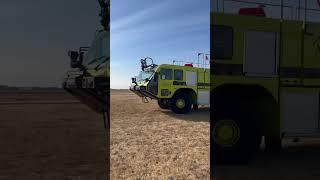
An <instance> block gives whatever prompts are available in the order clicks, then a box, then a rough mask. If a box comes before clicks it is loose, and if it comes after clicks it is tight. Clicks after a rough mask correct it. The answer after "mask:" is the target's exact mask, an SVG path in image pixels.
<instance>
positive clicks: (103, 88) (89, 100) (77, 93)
mask: <svg viewBox="0 0 320 180" xmlns="http://www.w3.org/2000/svg"><path fill="white" fill-rule="evenodd" d="M89 79H90V78H89ZM91 80H92V82H88V81H87V78H84V77H83V76H82V75H80V76H73V77H71V76H69V77H67V78H66V79H65V81H64V82H63V89H64V90H66V91H67V92H68V93H70V94H71V95H73V96H74V97H76V98H77V99H78V100H80V101H81V102H82V103H84V104H86V105H87V106H88V107H90V108H91V109H92V110H94V111H96V112H98V113H101V112H109V104H110V102H109V92H110V91H109V89H110V88H109V87H108V86H109V81H108V79H107V78H91ZM84 83H85V84H84Z"/></svg>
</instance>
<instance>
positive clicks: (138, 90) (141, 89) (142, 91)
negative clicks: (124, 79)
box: [129, 85, 158, 99]
mask: <svg viewBox="0 0 320 180" xmlns="http://www.w3.org/2000/svg"><path fill="white" fill-rule="evenodd" d="M129 90H130V91H132V92H133V93H135V94H136V95H138V96H140V97H149V98H151V99H158V97H157V96H155V95H154V94H152V93H150V92H148V91H147V90H146V87H145V86H138V85H131V86H130V88H129Z"/></svg>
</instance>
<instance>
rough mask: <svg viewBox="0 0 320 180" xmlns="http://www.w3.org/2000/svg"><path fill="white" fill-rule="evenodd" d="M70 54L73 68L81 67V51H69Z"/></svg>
mask: <svg viewBox="0 0 320 180" xmlns="http://www.w3.org/2000/svg"><path fill="white" fill-rule="evenodd" d="M68 56H69V57H70V61H71V64H70V66H71V68H78V67H80V63H79V61H78V57H79V53H78V52H77V51H69V52H68Z"/></svg>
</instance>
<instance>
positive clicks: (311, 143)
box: [213, 138, 320, 180]
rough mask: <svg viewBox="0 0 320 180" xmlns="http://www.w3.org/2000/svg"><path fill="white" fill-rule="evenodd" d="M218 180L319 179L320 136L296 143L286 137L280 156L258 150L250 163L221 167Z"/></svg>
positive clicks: (216, 168)
mask: <svg viewBox="0 0 320 180" xmlns="http://www.w3.org/2000/svg"><path fill="white" fill-rule="evenodd" d="M213 172H214V173H215V176H214V177H215V178H214V179H215V180H234V179H237V180H242V179H244V180H270V179H272V180H302V179H303V180H319V179H320V139H319V138H306V139H301V141H300V142H297V143H294V142H292V139H285V140H284V142H283V151H282V152H281V153H280V154H278V155H269V154H266V153H265V152H263V151H261V152H258V153H257V155H256V158H255V159H253V160H252V161H251V162H250V163H249V164H248V165H243V166H218V167H215V168H214V171H213Z"/></svg>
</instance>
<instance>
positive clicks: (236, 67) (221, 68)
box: [210, 63, 243, 75]
mask: <svg viewBox="0 0 320 180" xmlns="http://www.w3.org/2000/svg"><path fill="white" fill-rule="evenodd" d="M210 69H211V72H210V73H211V74H216V75H243V65H242V64H219V63H214V64H211V67H210Z"/></svg>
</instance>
